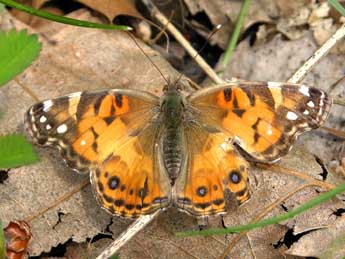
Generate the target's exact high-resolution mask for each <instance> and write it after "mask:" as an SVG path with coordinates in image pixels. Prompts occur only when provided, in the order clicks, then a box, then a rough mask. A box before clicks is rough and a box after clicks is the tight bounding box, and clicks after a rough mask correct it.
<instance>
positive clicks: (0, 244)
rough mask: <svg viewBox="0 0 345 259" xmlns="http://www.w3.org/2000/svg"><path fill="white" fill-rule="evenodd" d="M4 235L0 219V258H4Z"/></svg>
mask: <svg viewBox="0 0 345 259" xmlns="http://www.w3.org/2000/svg"><path fill="white" fill-rule="evenodd" d="M5 252H6V251H5V235H4V230H3V228H2V222H1V220H0V259H5Z"/></svg>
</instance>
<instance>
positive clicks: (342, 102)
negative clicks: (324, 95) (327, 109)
mask: <svg viewBox="0 0 345 259" xmlns="http://www.w3.org/2000/svg"><path fill="white" fill-rule="evenodd" d="M333 103H334V104H338V105H341V106H345V99H343V98H337V97H333Z"/></svg>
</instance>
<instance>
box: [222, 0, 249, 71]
mask: <svg viewBox="0 0 345 259" xmlns="http://www.w3.org/2000/svg"><path fill="white" fill-rule="evenodd" d="M249 6H250V0H244V2H243V4H242V7H241V11H240V13H239V15H238V18H237V22H236V25H235V29H234V31H233V33H232V35H231V39H230V41H229V44H228V47H227V48H226V51H225V53H224V56H223V60H222V66H223V69H224V68H225V67H226V66H227V65H228V63H229V61H230V58H231V56H232V53H233V52H234V49H235V48H236V44H237V41H238V38H239V36H240V33H241V28H242V26H243V23H244V18H245V17H246V15H247V13H248V10H249Z"/></svg>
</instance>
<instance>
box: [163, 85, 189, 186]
mask: <svg viewBox="0 0 345 259" xmlns="http://www.w3.org/2000/svg"><path fill="white" fill-rule="evenodd" d="M161 110H162V114H163V125H164V129H165V130H164V133H163V139H162V144H163V149H162V150H163V162H164V166H165V169H166V170H167V173H168V175H169V178H170V180H171V182H172V184H173V183H174V182H175V179H176V178H177V177H178V175H179V173H180V169H181V163H182V160H183V155H182V154H183V150H182V141H183V140H182V139H183V135H182V134H183V131H182V121H183V116H184V110H185V106H184V100H183V97H182V95H181V94H180V93H179V92H178V91H177V90H175V89H171V90H168V91H166V92H165V94H164V97H163V102H162V105H161Z"/></svg>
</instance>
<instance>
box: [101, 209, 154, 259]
mask: <svg viewBox="0 0 345 259" xmlns="http://www.w3.org/2000/svg"><path fill="white" fill-rule="evenodd" d="M160 212H161V211H160V210H157V211H156V212H155V213H153V214H151V215H144V216H141V217H139V218H138V219H137V220H136V221H134V222H133V224H132V225H130V226H129V227H128V228H127V229H126V230H125V231H124V232H122V234H121V235H120V236H118V238H116V240H115V241H114V242H113V243H112V244H111V245H110V246H108V247H107V248H106V249H105V250H104V251H103V252H102V253H101V254H100V255H99V256H97V258H96V259H108V258H109V257H110V256H112V255H113V254H115V253H116V252H117V251H118V250H119V249H120V248H121V247H122V246H123V245H125V244H126V243H127V242H128V241H129V240H130V239H131V238H132V237H133V236H135V235H136V234H137V233H138V232H139V231H140V230H142V229H143V228H144V227H146V225H147V224H149V223H150V222H151V221H152V220H153V219H154V218H155V217H157V216H158V215H159V214H160Z"/></svg>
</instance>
